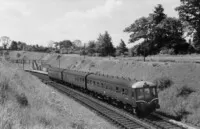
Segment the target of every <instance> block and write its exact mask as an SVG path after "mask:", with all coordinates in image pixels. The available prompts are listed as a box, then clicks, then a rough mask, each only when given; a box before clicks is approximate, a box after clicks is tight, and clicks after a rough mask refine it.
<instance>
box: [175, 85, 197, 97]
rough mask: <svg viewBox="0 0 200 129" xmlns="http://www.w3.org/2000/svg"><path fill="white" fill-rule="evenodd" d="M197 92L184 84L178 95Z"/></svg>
mask: <svg viewBox="0 0 200 129" xmlns="http://www.w3.org/2000/svg"><path fill="white" fill-rule="evenodd" d="M193 92H195V90H194V89H192V88H191V87H188V86H187V85H184V86H183V87H181V88H179V89H178V94H177V97H180V96H181V97H188V96H189V95H190V94H191V93H193Z"/></svg>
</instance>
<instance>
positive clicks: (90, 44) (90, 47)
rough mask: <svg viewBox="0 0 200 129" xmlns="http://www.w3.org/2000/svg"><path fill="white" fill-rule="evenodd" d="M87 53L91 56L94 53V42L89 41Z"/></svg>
mask: <svg viewBox="0 0 200 129" xmlns="http://www.w3.org/2000/svg"><path fill="white" fill-rule="evenodd" d="M87 52H88V54H89V55H93V54H94V53H96V43H95V41H89V43H88V47H87Z"/></svg>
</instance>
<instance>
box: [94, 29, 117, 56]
mask: <svg viewBox="0 0 200 129" xmlns="http://www.w3.org/2000/svg"><path fill="white" fill-rule="evenodd" d="M97 52H99V53H100V55H101V56H109V55H114V53H115V48H114V47H113V44H112V39H111V37H110V35H109V34H108V32H107V31H106V32H105V33H104V34H103V35H102V34H100V35H99V38H98V39H97Z"/></svg>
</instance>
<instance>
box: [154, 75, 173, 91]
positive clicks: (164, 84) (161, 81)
mask: <svg viewBox="0 0 200 129" xmlns="http://www.w3.org/2000/svg"><path fill="white" fill-rule="evenodd" d="M154 83H155V84H156V86H157V87H158V89H159V90H164V89H166V88H168V87H170V86H171V85H172V84H173V81H172V80H171V79H170V78H169V77H160V78H157V79H155V80H154Z"/></svg>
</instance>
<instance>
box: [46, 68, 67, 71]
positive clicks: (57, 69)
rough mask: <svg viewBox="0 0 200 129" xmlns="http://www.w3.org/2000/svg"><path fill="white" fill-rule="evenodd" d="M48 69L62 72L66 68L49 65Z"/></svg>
mask: <svg viewBox="0 0 200 129" xmlns="http://www.w3.org/2000/svg"><path fill="white" fill-rule="evenodd" d="M48 70H52V71H57V72H62V71H63V70H64V69H61V68H57V67H49V68H48Z"/></svg>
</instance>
